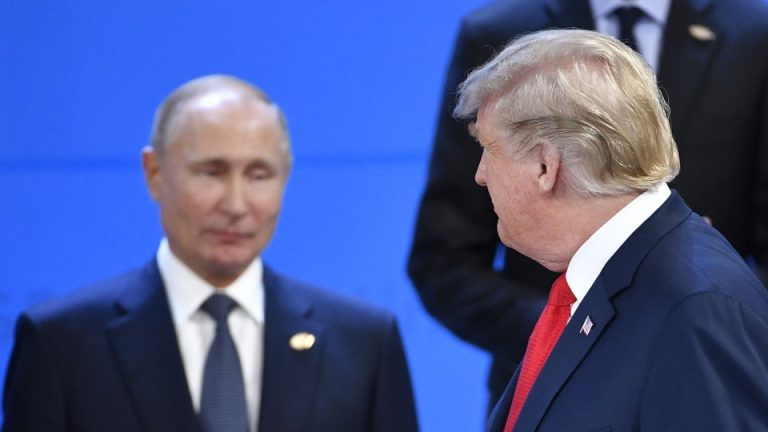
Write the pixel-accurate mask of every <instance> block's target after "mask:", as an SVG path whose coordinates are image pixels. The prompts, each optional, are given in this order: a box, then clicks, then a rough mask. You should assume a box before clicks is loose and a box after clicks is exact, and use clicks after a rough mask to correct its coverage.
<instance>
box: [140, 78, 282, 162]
mask: <svg viewBox="0 0 768 432" xmlns="http://www.w3.org/2000/svg"><path fill="white" fill-rule="evenodd" d="M222 90H227V91H230V92H232V94H233V96H234V97H236V98H239V99H241V100H245V101H248V100H251V101H260V102H264V103H266V104H268V105H270V106H271V107H272V108H274V109H275V111H276V112H277V115H278V121H279V122H280V127H281V128H282V131H283V136H284V138H285V139H284V150H285V156H286V161H287V163H288V166H290V165H291V163H292V160H293V156H292V153H291V142H290V141H291V140H290V135H289V134H288V124H287V122H286V120H285V114H283V111H282V110H281V109H280V107H279V106H277V105H276V104H275V103H274V102H272V101H271V100H270V98H269V96H267V94H266V93H265V92H264V91H263V90H261V89H260V88H258V87H256V86H254V85H252V84H250V83H248V82H246V81H244V80H241V79H239V78H236V77H233V76H229V75H207V76H203V77H200V78H196V79H193V80H191V81H188V82H186V83H185V84H182V85H181V86H179V87H178V88H177V89H176V90H174V91H173V92H172V93H171V94H170V95H168V97H166V98H165V100H163V102H162V103H161V104H160V106H159V107H158V108H157V111H156V112H155V121H154V125H153V127H152V135H151V136H150V144H151V146H152V148H154V149H155V151H156V152H157V153H158V154H159V155H163V154H164V152H165V148H166V146H167V144H168V141H169V139H170V134H171V133H172V131H173V125H174V124H175V123H176V122H178V121H179V120H180V119H183V116H184V114H185V108H186V107H187V105H188V104H189V103H190V102H191V101H193V100H196V99H197V98H199V97H201V96H204V95H207V94H209V93H212V92H218V91H222Z"/></svg>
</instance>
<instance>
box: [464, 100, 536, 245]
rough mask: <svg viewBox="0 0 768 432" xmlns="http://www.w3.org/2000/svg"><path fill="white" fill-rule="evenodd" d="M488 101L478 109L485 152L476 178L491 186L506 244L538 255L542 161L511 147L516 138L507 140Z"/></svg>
mask: <svg viewBox="0 0 768 432" xmlns="http://www.w3.org/2000/svg"><path fill="white" fill-rule="evenodd" d="M490 105H491V104H490V103H486V104H484V105H483V106H482V107H481V109H480V110H479V111H478V115H477V122H476V123H475V125H474V128H473V130H472V132H473V134H474V135H475V137H476V138H477V140H478V141H479V143H480V145H481V146H482V148H483V155H482V157H481V159H480V164H479V165H478V167H477V172H476V173H475V181H476V182H477V184H479V185H480V186H484V187H486V188H487V189H488V194H489V195H490V196H491V201H492V202H493V208H494V212H496V216H497V217H498V218H499V221H498V225H497V231H498V234H499V239H500V240H501V242H502V243H504V244H505V245H506V246H508V247H510V248H512V249H515V250H516V251H518V252H520V253H522V254H524V255H526V256H529V257H535V256H536V252H535V248H536V247H537V244H536V241H535V237H534V236H535V233H537V232H538V231H537V230H536V226H537V225H538V224H540V223H541V222H542V221H540V220H537V219H538V218H537V216H536V211H535V208H536V203H537V196H538V194H537V192H538V183H537V176H538V173H539V172H540V169H541V167H540V164H539V163H538V162H537V161H536V160H535V159H533V158H522V157H519V156H515V155H513V154H512V152H511V151H510V150H509V149H510V148H514V147H513V146H514V145H515V143H514V142H505V140H507V141H508V140H509V138H506V137H504V136H503V135H502V134H501V133H500V132H499V131H500V122H498V121H497V118H496V114H495V113H493V111H492V110H491V109H490V107H489V106H490Z"/></svg>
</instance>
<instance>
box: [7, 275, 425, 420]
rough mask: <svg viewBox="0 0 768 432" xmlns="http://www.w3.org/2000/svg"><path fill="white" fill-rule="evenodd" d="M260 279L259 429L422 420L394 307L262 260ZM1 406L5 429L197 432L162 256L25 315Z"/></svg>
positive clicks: (17, 337)
mask: <svg viewBox="0 0 768 432" xmlns="http://www.w3.org/2000/svg"><path fill="white" fill-rule="evenodd" d="M264 288H265V331H264V335H265V338H264V345H265V346H264V370H263V381H262V397H261V401H262V402H261V409H260V418H259V428H258V430H259V431H275V432H290V431H296V432H298V431H328V432H336V431H361V432H362V431H415V430H417V429H418V426H417V422H416V415H415V409H414V403H413V395H412V392H411V384H410V378H409V373H408V368H407V365H406V360H405V356H404V353H403V348H402V345H401V340H400V334H399V332H398V328H397V325H396V322H395V319H394V318H393V316H391V315H390V314H389V313H386V312H383V311H381V310H378V309H375V308H372V307H369V306H365V305H363V304H360V303H357V302H354V301H352V300H348V299H345V298H342V297H340V296H337V295H334V294H331V293H329V292H325V291H321V290H318V289H316V288H313V287H311V286H308V285H306V284H303V283H300V282H297V281H294V280H290V279H287V278H285V277H282V276H279V275H277V274H275V273H274V272H272V271H271V270H270V269H269V268H266V267H265V270H264ZM298 332H310V333H313V334H314V335H315V336H316V343H315V345H314V346H313V347H312V348H311V349H309V350H306V351H301V352H299V351H294V350H293V349H291V348H290V346H289V343H288V341H289V339H290V337H291V336H292V335H294V334H296V333H298ZM3 407H4V411H5V424H4V425H3V429H2V430H3V431H4V432H12V431H14V432H15V431H24V432H36V431H39V432H55V431H73V432H90V431H92V432H104V431H111V432H123V431H124V432H129V431H147V432H149V431H156V432H172V431H179V432H182V431H184V432H194V431H200V430H201V429H200V426H199V424H198V418H197V415H196V413H195V412H194V409H193V405H192V400H191V397H190V394H189V390H188V386H187V382H186V377H185V373H184V369H183V364H182V358H181V354H180V351H179V348H178V343H177V340H176V334H175V330H174V326H173V322H172V318H171V314H170V308H169V305H168V300H167V298H166V294H165V289H164V286H163V282H162V279H161V277H160V274H159V271H158V269H157V265H156V264H155V260H152V262H151V263H150V264H148V265H146V266H145V267H143V268H141V269H138V270H135V271H131V272H129V273H126V274H123V275H121V276H118V277H116V278H114V279H112V280H109V281H107V282H103V283H101V284H98V285H96V286H94V287H91V288H88V289H85V290H81V291H78V292H76V293H75V294H73V295H71V296H69V297H67V298H65V299H63V300H60V301H54V302H49V303H47V304H44V305H42V306H39V307H37V308H34V309H32V310H31V311H29V312H27V313H24V314H22V315H21V317H20V318H19V320H18V324H17V333H16V341H15V346H14V350H13V354H12V357H11V361H10V364H9V368H8V374H7V378H6V385H5V395H4V400H3Z"/></svg>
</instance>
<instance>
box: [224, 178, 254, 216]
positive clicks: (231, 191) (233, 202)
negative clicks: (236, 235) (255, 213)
mask: <svg viewBox="0 0 768 432" xmlns="http://www.w3.org/2000/svg"><path fill="white" fill-rule="evenodd" d="M245 193H246V190H245V184H244V180H243V179H241V178H239V177H237V176H233V177H232V178H231V179H229V181H228V182H227V184H226V190H225V191H224V197H223V199H222V206H221V207H222V210H223V211H224V212H226V213H228V214H230V215H232V216H241V215H243V214H245V213H246V211H247V210H248V205H247V200H246V197H245Z"/></svg>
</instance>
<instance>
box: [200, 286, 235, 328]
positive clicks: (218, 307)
mask: <svg viewBox="0 0 768 432" xmlns="http://www.w3.org/2000/svg"><path fill="white" fill-rule="evenodd" d="M236 305H237V303H236V302H235V301H234V300H232V299H231V298H230V297H229V296H227V295H224V294H218V293H216V294H213V295H211V296H210V297H208V300H206V301H205V303H203V306H202V309H203V310H204V311H205V312H206V313H207V314H208V315H210V316H211V318H213V319H214V320H215V321H216V323H220V322H222V321H224V322H226V320H227V316H229V313H230V312H231V311H232V309H234V308H235V306H236Z"/></svg>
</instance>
